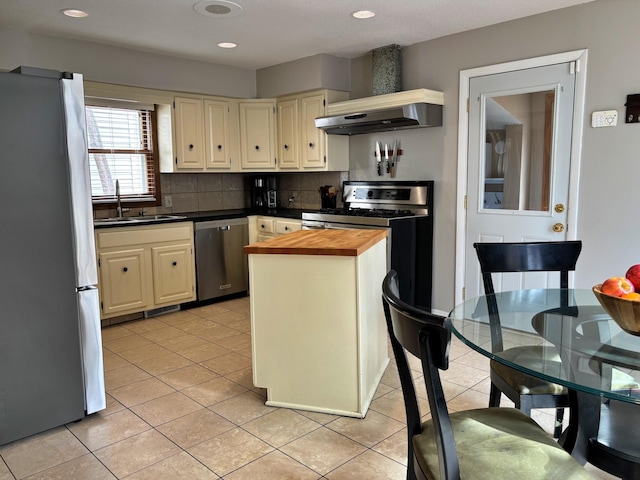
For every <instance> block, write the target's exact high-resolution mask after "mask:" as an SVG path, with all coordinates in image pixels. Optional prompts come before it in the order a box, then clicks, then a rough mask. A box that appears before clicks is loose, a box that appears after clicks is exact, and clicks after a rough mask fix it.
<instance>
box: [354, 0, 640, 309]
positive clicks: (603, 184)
mask: <svg viewBox="0 0 640 480" xmlns="http://www.w3.org/2000/svg"><path fill="white" fill-rule="evenodd" d="M638 18H640V2H638V1H637V0H598V1H596V2H593V3H588V4H584V5H580V6H576V7H572V8H568V9H563V10H557V11H554V12H550V13H546V14H542V15H537V16H533V17H529V18H525V19H521V20H515V21H511V22H507V23H503V24H499V25H495V26H491V27H486V28H481V29H478V30H474V31H470V32H466V33H461V34H457V35H452V36H448V37H444V38H440V39H437V40H432V41H428V42H423V43H420V44H416V45H412V46H409V47H406V48H404V49H403V50H402V53H403V59H402V61H403V87H404V89H413V88H421V87H422V88H430V89H434V90H442V91H444V96H445V113H444V126H443V127H442V128H433V129H425V130H420V131H410V132H403V133H396V134H392V135H387V134H379V135H364V136H360V137H353V138H352V140H351V144H350V147H351V153H350V156H351V178H353V179H360V178H375V176H374V175H375V174H374V170H373V159H372V152H373V142H375V140H377V139H380V140H386V139H392V138H394V137H396V138H401V141H402V148H403V149H405V151H406V155H404V156H403V157H402V160H401V161H400V163H399V169H398V178H399V179H414V178H415V179H433V180H435V182H436V191H435V215H436V216H435V236H436V239H435V270H434V276H435V283H434V308H436V309H438V310H444V311H447V310H449V309H450V308H451V307H452V306H453V301H454V300H453V287H454V268H455V225H456V193H457V192H456V181H457V178H456V176H457V155H458V151H457V141H458V138H457V135H458V92H459V72H460V70H465V69H470V68H474V67H480V66H485V65H491V64H497V63H503V62H509V61H514V60H521V59H525V58H530V57H536V56H543V55H549V54H554V53H559V52H566V51H571V50H578V49H582V48H586V49H588V74H587V91H586V104H585V119H584V125H585V127H584V134H583V145H582V147H583V151H582V164H581V171H580V201H579V205H578V209H579V210H578V226H577V227H578V228H577V237H578V238H579V239H581V240H582V241H583V244H584V245H583V250H582V254H581V257H580V260H579V262H578V270H577V272H576V286H577V287H584V288H589V287H591V286H592V285H594V284H596V283H600V282H602V281H603V280H604V279H605V278H607V277H609V276H614V275H624V273H625V272H626V269H627V268H628V267H629V266H630V265H632V264H635V263H640V248H638V247H637V242H638V239H640V223H639V222H636V221H635V219H636V215H637V213H636V212H637V208H638V207H637V202H635V201H634V197H635V196H636V195H637V193H636V192H637V191H638V179H639V178H640V158H639V157H640V124H625V123H624V112H625V107H624V103H625V101H626V95H628V94H633V93H640V62H638V61H637V58H638V47H639V46H640V41H639V40H638V38H637V35H636V33H637V28H635V27H636V23H637V19H638ZM367 63H369V64H370V57H364V58H362V59H358V61H354V62H352V81H356V79H359V80H360V81H361V84H360V85H354V87H353V88H352V98H353V97H354V96H355V95H354V93H355V92H356V91H359V92H362V93H363V95H358V96H365V95H368V94H370V90H368V88H370V76H368V74H367ZM367 82H368V83H367ZM605 109H606V110H608V109H615V110H618V114H619V120H618V126H617V127H613V128H599V129H594V128H591V112H593V111H596V110H605Z"/></svg>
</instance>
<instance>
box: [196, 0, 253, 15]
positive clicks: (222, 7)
mask: <svg viewBox="0 0 640 480" xmlns="http://www.w3.org/2000/svg"><path fill="white" fill-rule="evenodd" d="M193 9H194V10H195V11H196V12H198V13H199V14H200V15H204V16H205V17H213V18H231V17H236V16H238V15H240V14H241V13H242V7H241V6H240V5H238V4H237V3H233V2H229V1H227V0H202V1H200V2H197V3H196V4H195V5H194V6H193Z"/></svg>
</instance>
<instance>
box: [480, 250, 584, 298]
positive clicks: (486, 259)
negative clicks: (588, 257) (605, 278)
mask: <svg viewBox="0 0 640 480" xmlns="http://www.w3.org/2000/svg"><path fill="white" fill-rule="evenodd" d="M473 247H474V248H475V249H476V253H477V255H478V261H479V262H480V271H481V272H482V281H483V283H484V291H485V293H487V294H490V293H494V287H493V281H492V278H491V274H492V273H507V272H560V288H568V287H569V272H570V271H573V270H575V269H576V263H577V261H578V256H580V251H581V250H582V242H581V241H580V240H571V241H565V242H505V243H474V244H473Z"/></svg>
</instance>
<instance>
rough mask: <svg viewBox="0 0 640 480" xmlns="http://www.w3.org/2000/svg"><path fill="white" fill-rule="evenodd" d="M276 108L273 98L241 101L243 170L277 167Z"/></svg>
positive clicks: (261, 169) (241, 156) (241, 154)
mask: <svg viewBox="0 0 640 480" xmlns="http://www.w3.org/2000/svg"><path fill="white" fill-rule="evenodd" d="M275 109H276V104H275V100H273V99H258V100H241V101H240V102H239V110H240V158H241V166H242V169H243V170H253V171H265V170H275V169H276V168H277V163H276V153H275V150H276V149H275Z"/></svg>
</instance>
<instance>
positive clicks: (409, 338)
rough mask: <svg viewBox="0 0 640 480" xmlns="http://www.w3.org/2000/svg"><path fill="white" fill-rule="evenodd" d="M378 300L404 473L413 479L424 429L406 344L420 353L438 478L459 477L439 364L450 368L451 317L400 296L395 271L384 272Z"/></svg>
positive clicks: (413, 350)
mask: <svg viewBox="0 0 640 480" xmlns="http://www.w3.org/2000/svg"><path fill="white" fill-rule="evenodd" d="M382 300H383V306H384V313H385V317H386V320H387V329H388V330H389V337H390V339H391V346H392V348H393V354H394V357H395V359H396V364H397V365H398V373H399V375H400V383H401V385H402V395H403V397H404V405H405V411H406V414H407V433H408V456H407V470H408V475H407V478H409V479H415V478H416V476H415V469H416V468H419V467H417V463H416V461H415V455H414V450H413V444H412V438H413V436H414V435H417V434H419V433H421V432H422V421H421V418H420V409H419V407H418V401H417V396H416V390H415V385H414V383H413V377H412V375H411V369H410V367H409V362H408V361H407V356H406V353H405V349H406V350H407V351H409V352H410V353H412V354H413V355H415V356H416V357H418V358H420V359H421V362H422V370H423V374H424V381H425V386H426V389H427V397H428V399H429V407H430V410H431V418H432V421H433V426H434V432H435V435H436V445H437V449H438V458H439V463H440V478H441V479H442V480H449V479H459V478H460V467H459V464H458V456H457V453H456V446H455V443H454V439H453V432H452V429H451V421H450V420H449V413H448V411H447V404H446V400H445V397H444V391H443V389H442V383H441V381H440V373H439V370H440V369H442V370H446V369H447V368H448V367H449V347H450V345H451V327H450V323H449V320H448V319H447V318H445V317H441V316H438V315H433V314H431V313H429V312H426V311H423V310H421V309H419V308H417V307H415V306H412V305H409V304H407V303H405V302H403V301H402V300H400V295H399V289H398V277H397V274H396V272H395V271H393V270H392V271H390V272H389V273H388V274H387V275H386V277H385V279H384V282H383V284H382Z"/></svg>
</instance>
